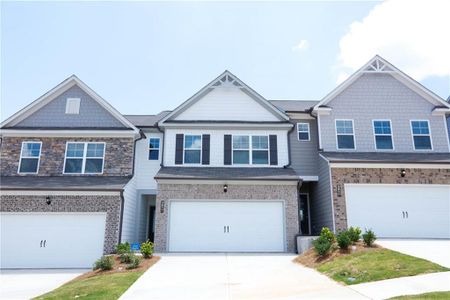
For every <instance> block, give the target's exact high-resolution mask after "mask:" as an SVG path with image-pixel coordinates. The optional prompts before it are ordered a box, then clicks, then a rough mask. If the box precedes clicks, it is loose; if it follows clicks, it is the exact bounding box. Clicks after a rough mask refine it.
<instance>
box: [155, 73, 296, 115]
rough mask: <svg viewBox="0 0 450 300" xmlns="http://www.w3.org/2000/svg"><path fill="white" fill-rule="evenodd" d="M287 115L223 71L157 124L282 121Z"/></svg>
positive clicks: (233, 76)
mask: <svg viewBox="0 0 450 300" xmlns="http://www.w3.org/2000/svg"><path fill="white" fill-rule="evenodd" d="M287 120H289V118H288V116H287V115H285V114H284V113H283V112H282V111H280V110H279V109H277V108H276V107H275V106H274V105H273V104H271V103H270V102H269V101H267V100H266V99H264V98H263V97H262V96H261V95H259V94H258V93H256V92H255V91H253V90H252V89H251V88H250V87H248V86H247V85H246V84H245V83H243V82H242V81H241V80H240V79H239V78H237V77H236V76H235V75H233V74H231V72H229V71H225V72H224V73H222V74H221V75H220V76H219V77H217V78H216V79H214V80H213V81H212V82H210V83H209V84H207V85H206V86H205V87H203V88H202V89H201V90H200V91H199V92H197V93H196V94H195V95H194V96H192V97H191V98H189V99H188V100H187V101H185V102H184V103H182V104H181V105H180V106H178V107H177V108H176V109H175V110H173V111H172V112H171V113H170V114H168V115H167V116H166V117H165V118H163V119H162V120H161V121H160V122H159V123H160V124H163V123H165V122H176V121H184V122H185V121H223V122H226V121H233V122H236V121H243V122H245V121H252V122H255V121H260V122H285V121H287Z"/></svg>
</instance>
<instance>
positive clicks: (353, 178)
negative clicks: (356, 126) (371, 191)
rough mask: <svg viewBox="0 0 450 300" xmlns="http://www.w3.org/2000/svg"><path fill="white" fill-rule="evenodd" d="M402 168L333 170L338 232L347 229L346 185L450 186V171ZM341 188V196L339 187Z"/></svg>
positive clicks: (334, 202)
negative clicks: (402, 170)
mask: <svg viewBox="0 0 450 300" xmlns="http://www.w3.org/2000/svg"><path fill="white" fill-rule="evenodd" d="M405 170H406V176H405V177H401V176H400V171H401V168H331V178H332V181H333V183H332V187H333V205H334V218H335V225H336V231H342V230H345V229H346V228H347V209H346V206H345V188H344V185H345V184H346V183H361V184H450V169H405ZM338 186H340V190H341V192H340V196H338V193H337V190H338V189H337V187H338Z"/></svg>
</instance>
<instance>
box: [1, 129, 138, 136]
mask: <svg viewBox="0 0 450 300" xmlns="http://www.w3.org/2000/svg"><path fill="white" fill-rule="evenodd" d="M137 135H138V133H136V132H135V131H134V130H133V131H132V130H129V131H124V130H18V129H1V130H0V136H2V137H5V136H14V137H136V136H137Z"/></svg>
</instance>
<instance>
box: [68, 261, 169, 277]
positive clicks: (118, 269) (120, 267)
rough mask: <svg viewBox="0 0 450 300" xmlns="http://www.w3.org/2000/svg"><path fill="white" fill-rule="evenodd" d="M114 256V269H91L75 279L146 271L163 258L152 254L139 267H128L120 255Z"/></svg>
mask: <svg viewBox="0 0 450 300" xmlns="http://www.w3.org/2000/svg"><path fill="white" fill-rule="evenodd" d="M113 257H114V267H113V269H112V270H108V271H102V270H95V271H90V272H87V273H84V274H81V275H80V276H78V277H77V278H75V279H73V280H80V279H85V278H90V277H94V276H102V275H107V274H113V273H129V272H141V271H146V270H147V269H148V268H150V267H151V266H153V265H154V264H155V263H157V262H158V260H160V258H161V257H159V256H152V257H151V258H148V259H145V258H142V260H141V264H140V265H139V267H137V268H136V269H127V266H128V265H127V264H123V263H121V262H120V259H119V256H118V255H113Z"/></svg>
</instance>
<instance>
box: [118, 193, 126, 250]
mask: <svg viewBox="0 0 450 300" xmlns="http://www.w3.org/2000/svg"><path fill="white" fill-rule="evenodd" d="M123 192H124V189H122V190H120V222H119V244H120V243H122V224H123V208H124V204H125V197H124V196H123Z"/></svg>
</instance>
